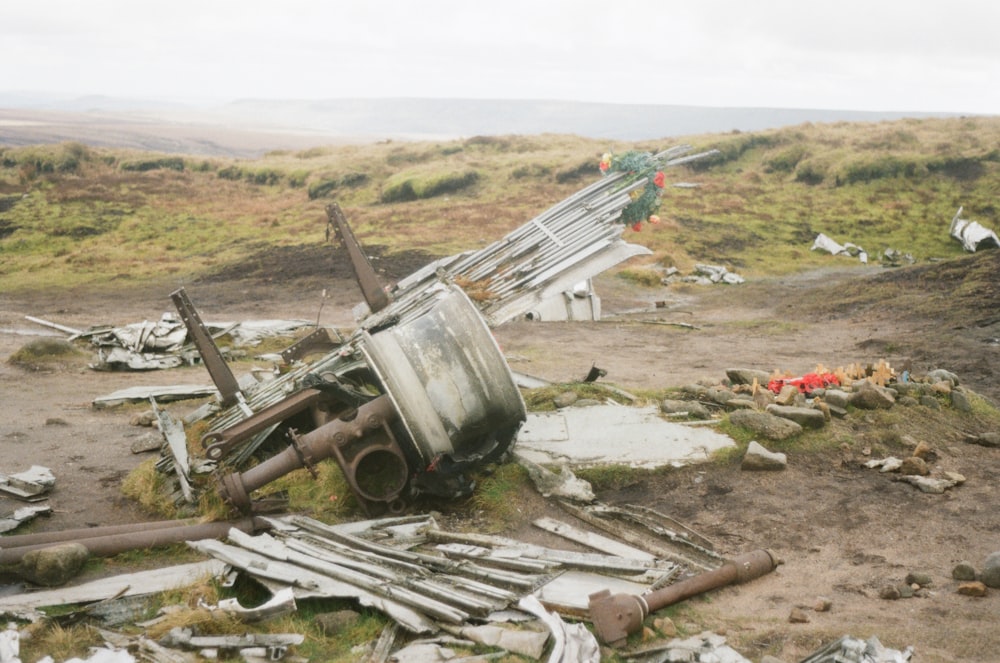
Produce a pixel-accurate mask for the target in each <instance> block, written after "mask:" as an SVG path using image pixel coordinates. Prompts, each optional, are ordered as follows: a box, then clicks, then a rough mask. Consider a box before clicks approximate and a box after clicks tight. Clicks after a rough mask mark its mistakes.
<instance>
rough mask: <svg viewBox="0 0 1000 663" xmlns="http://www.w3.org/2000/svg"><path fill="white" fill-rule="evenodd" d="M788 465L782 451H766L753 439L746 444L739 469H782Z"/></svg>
mask: <svg viewBox="0 0 1000 663" xmlns="http://www.w3.org/2000/svg"><path fill="white" fill-rule="evenodd" d="M787 465H788V458H787V457H786V456H785V454H783V453H778V452H774V451H768V450H767V449H765V448H764V447H763V446H761V445H760V444H758V443H757V442H756V441H753V442H751V443H750V444H749V446H747V452H746V454H745V455H744V456H743V463H742V464H741V465H740V469H741V470H748V471H756V470H765V471H766V470H783V469H785V467H786V466H787Z"/></svg>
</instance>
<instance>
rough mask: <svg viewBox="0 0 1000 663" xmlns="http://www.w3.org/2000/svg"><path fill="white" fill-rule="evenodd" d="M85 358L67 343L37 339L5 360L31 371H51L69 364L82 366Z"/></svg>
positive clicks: (79, 351)
mask: <svg viewBox="0 0 1000 663" xmlns="http://www.w3.org/2000/svg"><path fill="white" fill-rule="evenodd" d="M86 356H87V355H86V354H85V353H84V352H82V351H81V350H78V349H77V348H76V346H74V345H73V344H72V343H70V342H68V341H64V340H62V339H56V338H39V339H35V340H33V341H29V342H28V343H26V344H25V345H23V346H21V347H20V348H19V349H18V350H17V351H15V352H14V353H13V354H11V355H10V357H8V358H7V363H8V364H10V365H12V366H18V367H20V368H25V369H28V370H32V371H38V370H47V369H48V370H51V369H55V368H60V367H62V366H66V365H69V364H80V365H83V363H84V361H85V359H86Z"/></svg>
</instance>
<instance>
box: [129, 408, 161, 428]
mask: <svg viewBox="0 0 1000 663" xmlns="http://www.w3.org/2000/svg"><path fill="white" fill-rule="evenodd" d="M154 421H156V415H155V414H153V411H152V410H146V411H145V412H140V413H139V414H136V415H133V416H132V418H131V419H130V420H129V423H130V424H131V425H133V426H143V427H145V428H150V427H151V426H152V425H153V422H154Z"/></svg>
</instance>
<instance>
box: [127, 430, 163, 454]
mask: <svg viewBox="0 0 1000 663" xmlns="http://www.w3.org/2000/svg"><path fill="white" fill-rule="evenodd" d="M162 446H163V436H162V435H161V434H159V433H146V434H144V435H141V436H139V437H137V438H136V439H135V440H133V441H132V444H131V445H130V446H129V450H130V451H131V452H132V453H134V454H141V453H143V452H146V451H157V450H159V449H160V447H162Z"/></svg>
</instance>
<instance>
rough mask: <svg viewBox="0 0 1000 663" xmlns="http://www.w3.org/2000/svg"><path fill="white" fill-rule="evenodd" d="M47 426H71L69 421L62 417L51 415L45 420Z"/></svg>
mask: <svg viewBox="0 0 1000 663" xmlns="http://www.w3.org/2000/svg"><path fill="white" fill-rule="evenodd" d="M45 425H46V426H69V422H67V421H66V420H65V419H62V418H60V417H49V418H48V419H46V420H45Z"/></svg>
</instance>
